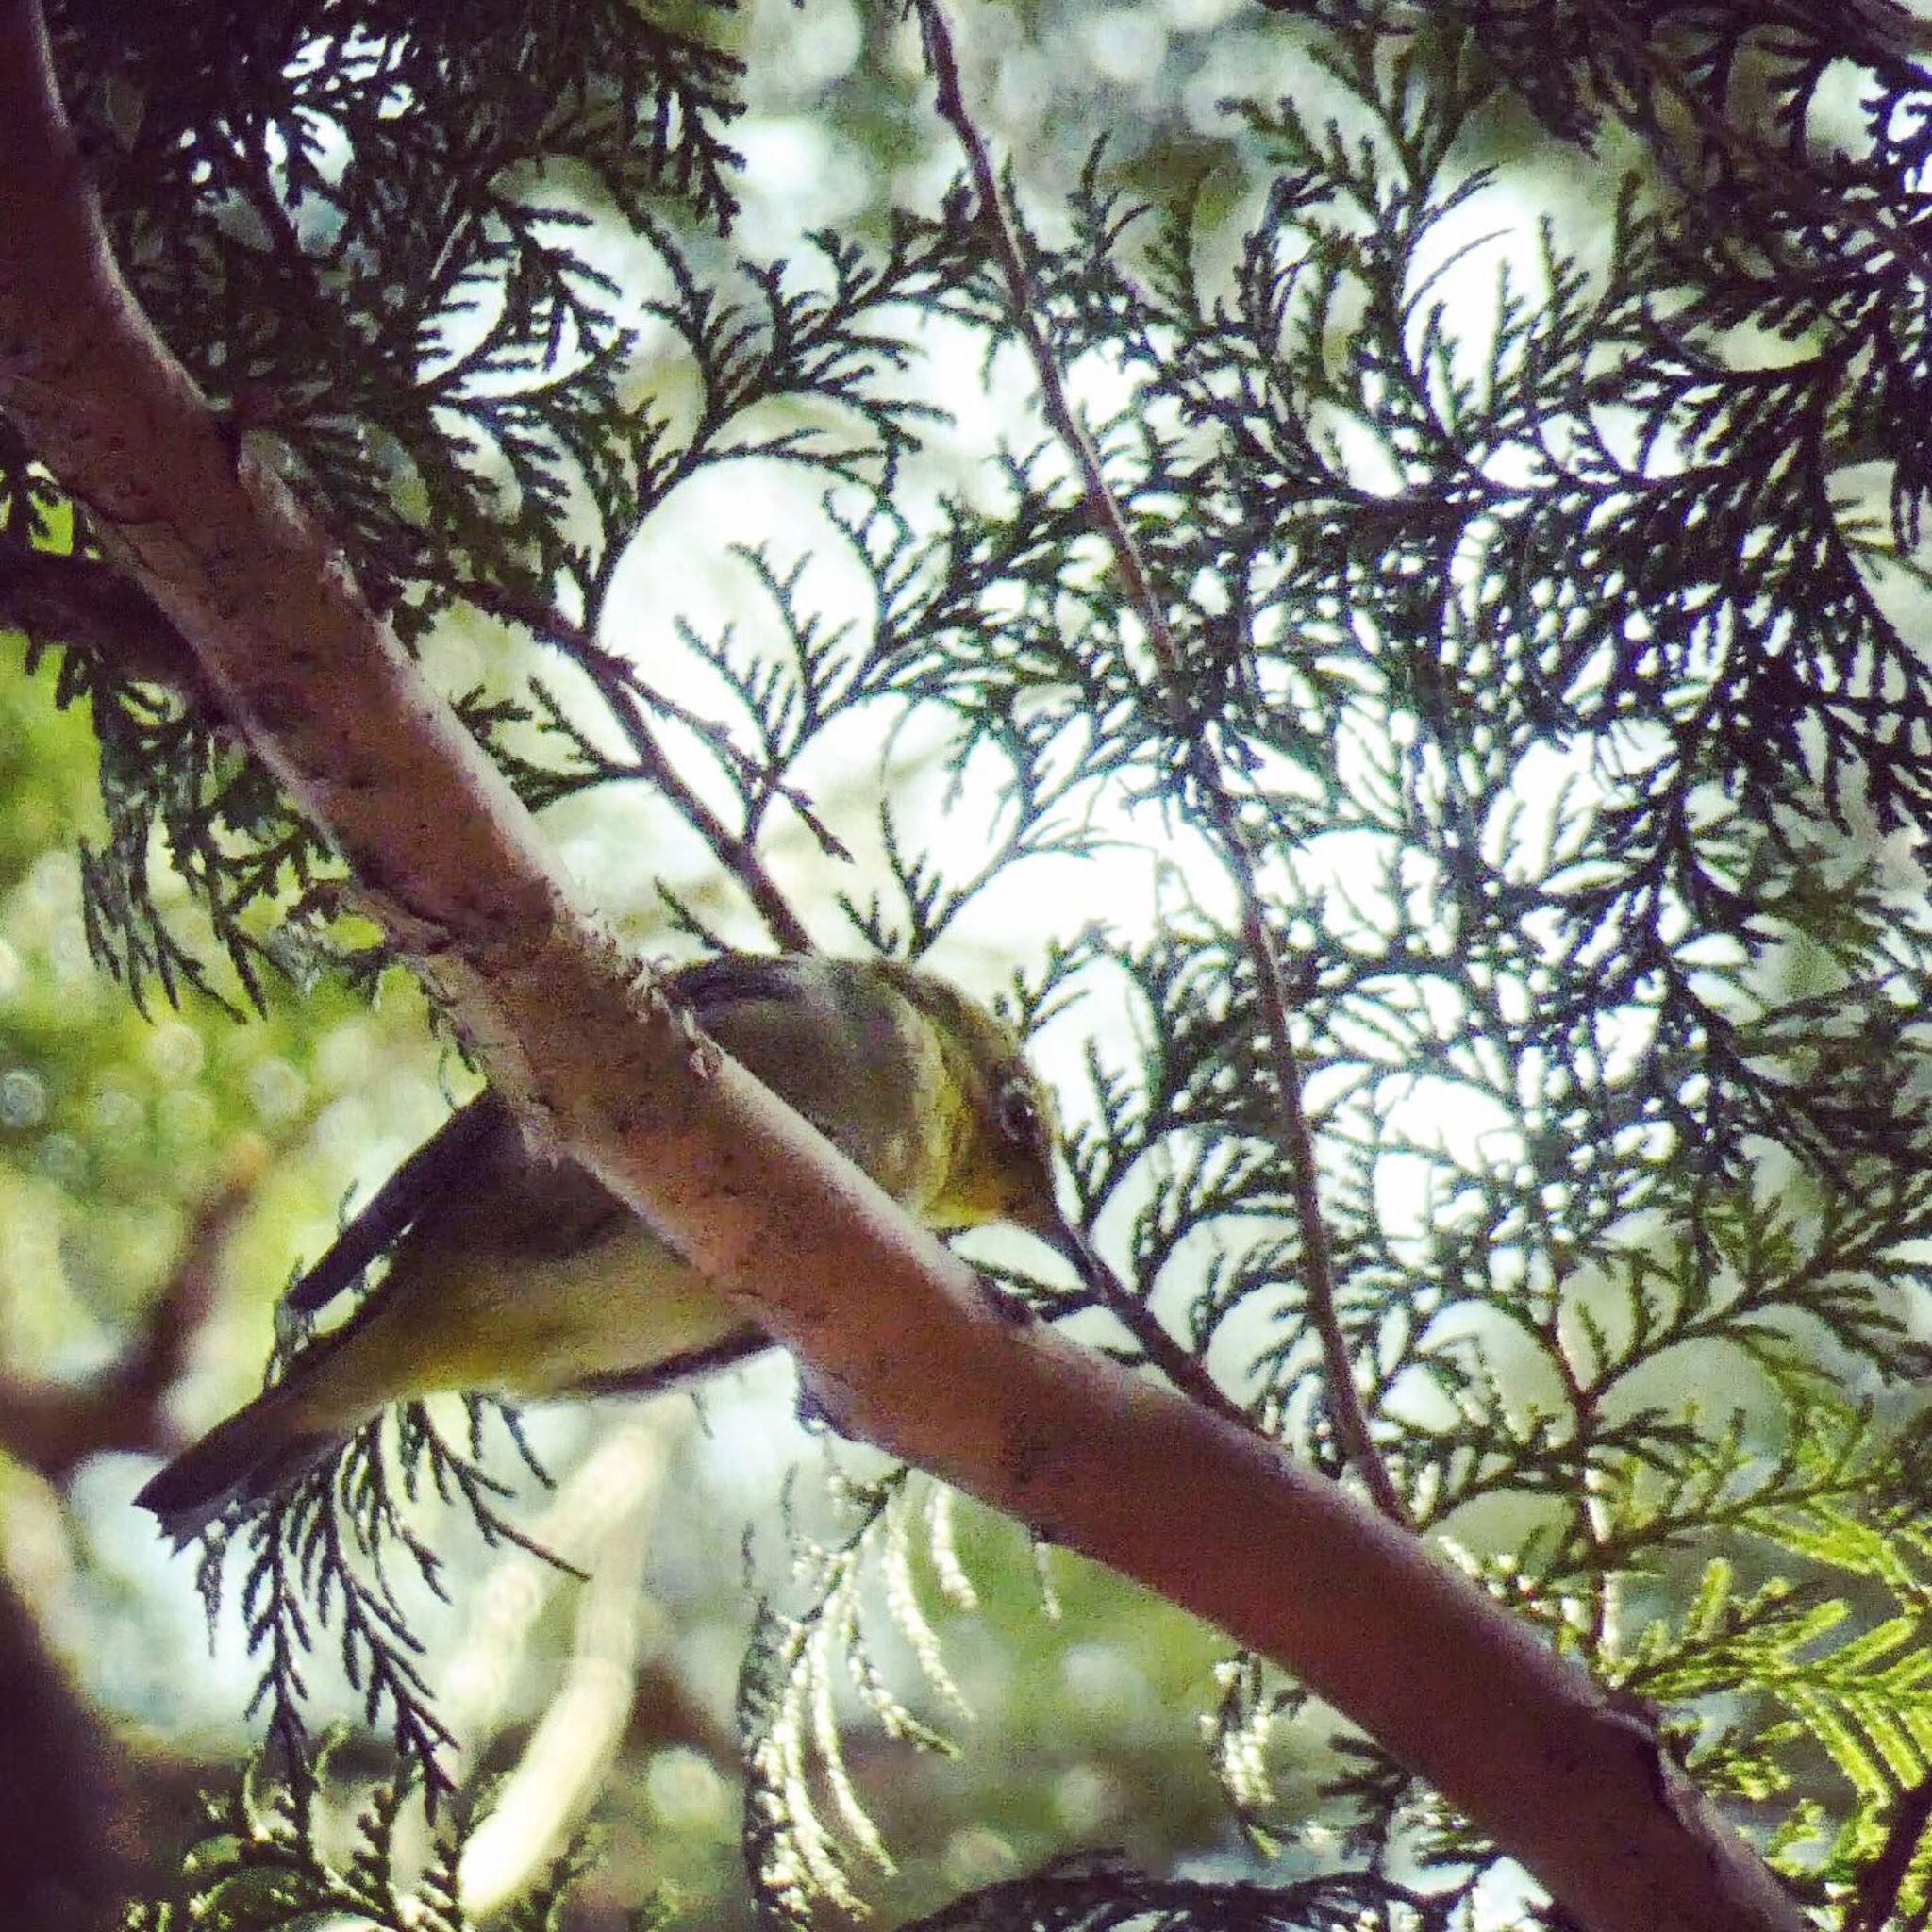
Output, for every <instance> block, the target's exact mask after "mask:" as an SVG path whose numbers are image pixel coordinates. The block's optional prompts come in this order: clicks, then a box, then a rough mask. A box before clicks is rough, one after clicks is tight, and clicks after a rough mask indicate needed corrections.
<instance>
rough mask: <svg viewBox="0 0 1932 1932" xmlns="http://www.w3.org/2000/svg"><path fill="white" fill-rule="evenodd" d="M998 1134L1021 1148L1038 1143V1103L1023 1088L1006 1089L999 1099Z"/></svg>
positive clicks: (1002, 1091) (1001, 1092)
mask: <svg viewBox="0 0 1932 1932" xmlns="http://www.w3.org/2000/svg"><path fill="white" fill-rule="evenodd" d="M999 1123H1000V1132H1001V1133H1003V1134H1004V1135H1005V1136H1006V1137H1007V1139H1008V1140H1009V1141H1019V1142H1020V1144H1021V1145H1022V1146H1024V1147H1033V1146H1037V1145H1038V1144H1039V1141H1040V1103H1039V1102H1038V1101H1037V1100H1035V1099H1034V1097H1033V1095H1032V1094H1031V1093H1030V1092H1028V1091H1027V1090H1026V1089H1025V1088H1024V1087H1018V1086H1014V1087H1006V1088H1003V1089H1002V1090H1001V1091H1000V1099H999Z"/></svg>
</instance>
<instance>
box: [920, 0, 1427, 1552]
mask: <svg viewBox="0 0 1932 1932" xmlns="http://www.w3.org/2000/svg"><path fill="white" fill-rule="evenodd" d="M914 5H915V7H916V8H917V10H918V14H919V22H920V27H921V31H922V33H923V35H924V44H925V58H926V63H927V66H928V67H929V69H930V70H931V73H932V76H933V83H934V87H935V91H936V100H937V105H938V108H939V111H940V116H941V119H942V120H943V121H945V122H946V123H947V125H950V126H951V128H952V129H953V131H954V133H955V134H956V135H957V136H958V141H959V146H960V148H961V150H962V151H963V152H964V154H965V157H966V166H967V171H968V173H969V174H970V175H972V178H973V185H974V191H975V192H976V193H977V195H978V198H979V210H980V214H981V217H982V219H983V220H984V221H985V224H986V228H987V233H988V235H989V237H990V238H991V242H992V246H993V252H994V255H995V257H996V258H997V259H998V262H999V266H1000V272H1001V275H1002V276H1003V278H1004V280H1005V282H1006V286H1007V299H1008V307H1009V308H1010V310H1011V315H1012V322H1013V326H1014V328H1015V329H1016V330H1017V331H1018V333H1019V336H1020V339H1021V341H1022V342H1023V343H1024V345H1025V348H1026V352H1027V354H1028V356H1029V357H1030V358H1032V361H1033V368H1034V373H1035V375H1036V378H1037V379H1038V381H1039V384H1040V392H1041V408H1042V409H1043V410H1044V411H1045V414H1046V419H1047V422H1048V424H1049V425H1051V427H1052V428H1053V430H1054V433H1055V434H1056V435H1057V436H1058V439H1059V440H1060V441H1061V442H1062V443H1063V444H1064V445H1065V447H1066V450H1067V452H1068V454H1069V455H1070V456H1071V457H1072V458H1073V459H1074V465H1075V467H1076V468H1077V469H1078V471H1079V474H1080V481H1081V486H1082V489H1083V491H1085V494H1086V498H1087V507H1088V511H1089V514H1090V515H1091V517H1092V519H1093V522H1094V525H1096V527H1097V528H1098V530H1099V532H1100V534H1101V536H1102V537H1104V538H1105V539H1106V541H1107V543H1108V547H1109V548H1110V549H1111V551H1112V552H1113V557H1114V563H1115V566H1116V568H1117V569H1118V570H1119V571H1120V574H1121V579H1122V581H1123V583H1124V585H1125V586H1126V591H1127V598H1128V601H1129V603H1130V604H1131V606H1132V608H1133V609H1134V611H1135V613H1136V615H1137V616H1138V617H1139V618H1140V620H1141V624H1142V625H1144V627H1145V629H1146V632H1147V641H1148V642H1149V644H1150V645H1151V646H1152V648H1153V651H1154V656H1155V660H1156V662H1157V663H1158V666H1159V668H1160V676H1161V683H1162V695H1163V697H1164V698H1165V700H1166V704H1167V708H1168V712H1169V715H1170V717H1171V718H1172V719H1173V721H1174V724H1175V726H1176V728H1177V735H1178V736H1179V737H1180V739H1181V741H1182V743H1183V745H1184V747H1185V757H1186V760H1187V769H1188V774H1189V775H1190V776H1191V778H1192V779H1193V781H1194V783H1195V785H1196V786H1197V787H1198V788H1199V791H1200V794H1201V797H1202V799H1203V801H1204V803H1205V804H1206V806H1207V809H1208V819H1209V822H1210V824H1211V825H1212V828H1213V831H1214V833H1215V836H1216V838H1217V839H1218V840H1219V841H1220V844H1221V847H1222V856H1223V858H1224V862H1225V864H1226V866H1227V868H1228V871H1229V873H1230V874H1232V876H1233V880H1234V885H1235V890H1236V891H1237V892H1238V894H1239V895H1240V898H1241V938H1242V941H1243V943H1244V945H1245V946H1246V948H1247V952H1248V957H1249V959H1250V961H1251V962H1252V964H1253V966H1254V969H1255V976H1256V982H1257V988H1258V991H1259V994H1260V1000H1261V1011H1262V1016H1263V1018H1264V1019H1265V1020H1266V1022H1267V1025H1268V1036H1269V1042H1270V1045H1271V1048H1272V1050H1273V1053H1274V1068H1275V1080H1276V1085H1277V1086H1278V1088H1279V1090H1280V1103H1279V1120H1278V1125H1277V1136H1276V1138H1277V1143H1278V1145H1279V1146H1280V1148H1281V1150H1282V1152H1283V1154H1284V1155H1285V1156H1286V1158H1287V1162H1288V1171H1289V1180H1290V1187H1291V1192H1292V1194H1293V1196H1294V1204H1295V1215H1296V1219H1297V1221H1298V1222H1299V1224H1300V1226H1301V1236H1302V1283H1303V1291H1304V1293H1305V1294H1306V1296H1307V1306H1308V1319H1309V1321H1310V1322H1311V1323H1312V1324H1314V1328H1315V1332H1316V1334H1317V1336H1318V1337H1319V1338H1320V1341H1321V1344H1322V1356H1323V1361H1324V1368H1325V1372H1326V1383H1327V1395H1328V1408H1329V1413H1330V1414H1331V1416H1332V1417H1333V1419H1334V1423H1335V1431H1336V1434H1337V1436H1338V1437H1339V1438H1340V1440H1341V1447H1342V1452H1343V1454H1344V1455H1345V1456H1346V1457H1347V1458H1348V1461H1349V1463H1350V1465H1351V1466H1352V1467H1353V1468H1354V1470H1355V1472H1356V1474H1357V1475H1358V1476H1359V1477H1360V1478H1361V1480H1362V1482H1363V1484H1364V1485H1365V1487H1366V1488H1367V1490H1368V1491H1369V1494H1370V1495H1371V1496H1372V1497H1373V1498H1374V1502H1375V1505H1376V1507H1378V1508H1379V1509H1381V1511H1382V1512H1383V1513H1384V1514H1385V1515H1386V1516H1389V1517H1390V1518H1391V1519H1392V1520H1393V1521H1395V1522H1397V1523H1401V1524H1407V1523H1408V1522H1409V1515H1408V1511H1407V1508H1406V1507H1404V1504H1403V1501H1402V1497H1401V1495H1400V1494H1399V1493H1398V1492H1397V1491H1396V1488H1395V1484H1394V1482H1393V1480H1392V1479H1391V1476H1390V1474H1389V1472H1388V1470H1387V1469H1386V1468H1385V1467H1384V1465H1383V1462H1382V1458H1381V1456H1380V1454H1379V1453H1378V1452H1377V1450H1376V1448H1375V1443H1374V1437H1373V1435H1372V1434H1371V1433H1370V1429H1369V1419H1368V1415H1367V1412H1366V1411H1365V1410H1364V1408H1363V1407H1362V1401H1361V1394H1360V1391H1358V1390H1357V1387H1356V1383H1355V1370H1354V1365H1353V1363H1352V1362H1351V1361H1350V1359H1349V1350H1348V1338H1347V1336H1346V1335H1345V1334H1344V1333H1343V1332H1342V1327H1341V1316H1340V1314H1339V1313H1338V1311H1337V1307H1336V1298H1335V1265H1334V1257H1333V1254H1332V1251H1331V1249H1330V1247H1329V1242H1328V1230H1327V1225H1326V1223H1325V1222H1324V1219H1323V1215H1322V1198H1321V1191H1320V1185H1319V1180H1318V1175H1317V1171H1316V1161H1315V1141H1314V1135H1313V1132H1312V1130H1311V1129H1310V1127H1309V1125H1308V1117H1307V1108H1305V1106H1304V1105H1303V1101H1302V1079H1301V1067H1300V1063H1299V1061H1298V1059H1297V1058H1296V1056H1295V1051H1294V1041H1293V1038H1292V1035H1291V1030H1290V1026H1289V1019H1288V1008H1289V998H1288V989H1287V980H1286V975H1285V974H1283V972H1282V968H1281V959H1280V956H1279V954H1278V953H1277V952H1276V950H1275V946H1274V938H1273V936H1272V935H1271V934H1270V932H1269V930H1268V923H1267V918H1266V915H1265V913H1264V911H1263V909H1262V905H1261V895H1260V891H1259V887H1258V884H1257V875H1256V874H1257V866H1256V860H1255V854H1254V849H1253V847H1252V846H1251V845H1250V844H1249V843H1248V840H1247V837H1246V834H1245V833H1243V832H1242V830H1241V823H1240V820H1239V819H1238V817H1237V816H1236V813H1235V808H1234V802H1233V800H1232V799H1230V798H1229V797H1228V795H1227V793H1226V791H1224V788H1223V786H1222V782H1221V774H1220V772H1219V771H1218V769H1217V768H1216V766H1215V764H1214V760H1213V758H1212V756H1211V754H1210V752H1209V751H1208V745H1207V743H1206V741H1205V739H1204V737H1203V736H1202V735H1201V734H1199V733H1197V732H1195V731H1194V730H1193V729H1191V724H1192V721H1191V719H1190V717H1189V715H1188V705H1187V691H1188V681H1187V671H1186V666H1185V664H1184V662H1183V660H1182V657H1181V651H1180V646H1179V644H1178V643H1177V642H1176V641H1175V639H1174V631H1173V629H1172V627H1171V626H1170V625H1169V624H1168V621H1167V616H1166V613H1165V611H1163V609H1162V608H1161V604H1160V599H1159V597H1158V594H1157V592H1156V591H1155V588H1154V583H1153V579H1152V578H1151V577H1150V575H1148V571H1147V566H1146V562H1145V560H1144V558H1142V557H1141V546H1140V544H1139V542H1138V541H1136V540H1135V537H1134V533H1133V531H1132V530H1131V529H1130V528H1129V527H1128V525H1127V520H1126V517H1125V515H1124V512H1123V511H1122V509H1121V507H1120V503H1119V500H1118V499H1117V498H1116V497H1115V495H1114V493H1113V490H1112V488H1111V486H1110V485H1109V484H1108V480H1107V476H1106V474H1105V472H1104V470H1103V469H1102V466H1101V460H1100V454H1099V452H1098V450H1096V449H1095V448H1094V445H1093V440H1092V438H1091V436H1089V435H1088V433H1087V429H1086V426H1085V425H1083V424H1082V423H1081V422H1080V420H1079V417H1078V416H1077V414H1076V413H1075V412H1074V405H1073V401H1072V399H1071V398H1070V397H1069V395H1068V394H1067V387H1066V382H1065V379H1064V377H1063V376H1062V375H1061V374H1060V367H1059V359H1058V356H1057V355H1056V354H1055V351H1054V346H1053V344H1052V342H1051V341H1048V340H1047V334H1046V330H1045V327H1044V325H1042V323H1041V316H1040V298H1039V291H1038V290H1037V288H1036V287H1035V285H1034V281H1033V276H1032V273H1031V271H1030V270H1029V269H1028V267H1027V265H1026V258H1025V254H1024V250H1023V248H1022V247H1021V243H1020V237H1019V232H1018V229H1017V227H1016V226H1015V224H1014V220H1013V217H1012V215H1011V213H1010V211H1009V210H1008V208H1007V205H1006V201H1005V199H1004V197H1003V196H1002V195H1001V193H1000V187H999V179H998V176H997V175H996V174H995V172H994V169H993V165H992V158H991V155H990V154H989V152H988V150H987V144H986V140H985V137H984V136H983V135H982V134H981V133H980V131H979V127H978V125H977V124H976V123H975V122H974V119H973V116H972V113H971V111H970V110H969V109H968V108H967V106H966V100H965V96H964V94H963V93H962V92H961V90H960V86H959V67H958V59H957V58H956V57H955V54H954V50H953V37H952V29H951V27H950V26H949V25H948V24H947V21H946V17H945V14H944V11H943V10H942V8H941V6H940V0H914Z"/></svg>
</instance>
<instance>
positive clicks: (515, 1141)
mask: <svg viewBox="0 0 1932 1932" xmlns="http://www.w3.org/2000/svg"><path fill="white" fill-rule="evenodd" d="M628 1213H629V1210H628V1209H627V1208H625V1206H624V1204H623V1203H622V1202H620V1201H619V1200H618V1199H617V1197H616V1196H615V1195H614V1194H612V1193H610V1192H609V1191H608V1190H607V1189H606V1188H604V1187H603V1186H601V1185H600V1184H599V1183H598V1182H597V1181H595V1180H593V1179H592V1178H591V1175H590V1174H586V1173H585V1172H584V1171H583V1170H582V1169H581V1168H579V1167H576V1166H575V1165H574V1164H573V1163H571V1162H568V1161H562V1162H551V1161H548V1160H544V1159H541V1158H538V1157H536V1156H533V1155H532V1154H531V1153H530V1152H529V1150H528V1149H527V1148H526V1147H525V1144H524V1137H523V1130H522V1128H521V1127H520V1125H519V1124H518V1122H517V1118H516V1116H515V1114H514V1113H512V1112H511V1110H510V1109H509V1108H507V1107H506V1106H505V1105H504V1104H503V1102H502V1101H500V1100H499V1099H497V1098H496V1097H495V1095H493V1094H491V1093H483V1094H479V1095H478V1096H477V1097H476V1098H475V1100H473V1101H471V1102H470V1103H469V1104H468V1105H467V1106H466V1107H459V1108H458V1109H457V1110H456V1112H455V1113H453V1114H451V1115H450V1117H449V1119H448V1120H446V1121H445V1122H444V1123H443V1124H442V1125H441V1127H439V1128H438V1129H437V1130H436V1132H435V1133H433V1134H432V1135H430V1137H429V1138H428V1140H426V1141H424V1143H423V1144H422V1146H420V1147H419V1148H417V1150H416V1151H415V1152H414V1153H413V1154H411V1155H410V1156H409V1157H408V1159H406V1160H405V1161H404V1162H403V1164H402V1165H401V1166H400V1167H398V1168H397V1169H396V1171H395V1172H394V1173H393V1174H391V1175H390V1177H389V1179H388V1180H386V1181H385V1182H384V1183H383V1184H382V1186H381V1187H380V1188H378V1189H377V1190H376V1191H375V1195H374V1197H373V1198H372V1199H371V1200H370V1202H369V1204H368V1206H367V1207H365V1208H362V1210H361V1211H360V1212H359V1213H358V1214H357V1216H356V1217H355V1219H354V1220H352V1221H351V1222H350V1223H349V1224H348V1225H347V1226H346V1227H345V1228H343V1229H342V1231H341V1234H339V1235H338V1236H337V1237H336V1240H335V1244H334V1245H333V1246H332V1247H331V1248H330V1249H329V1251H328V1252H327V1254H325V1256H323V1257H322V1259H321V1260H319V1261H318V1262H317V1263H316V1264H315V1266H314V1267H313V1268H311V1269H309V1271H308V1273H307V1274H304V1275H303V1276H302V1278H301V1279H300V1280H299V1281H297V1282H296V1283H295V1285H294V1286H293V1287H292V1288H291V1289H290V1291H288V1293H287V1294H286V1295H285V1296H284V1297H283V1303H282V1306H283V1308H284V1310H285V1311H286V1312H287V1313H288V1314H291V1315H294V1316H297V1317H300V1318H302V1319H303V1320H305V1321H306V1320H308V1319H310V1318H312V1317H314V1316H315V1315H317V1314H319V1313H320V1312H321V1311H322V1310H323V1309H324V1308H325V1307H327V1305H328V1304H329V1303H330V1302H332V1301H333V1300H334V1299H335V1298H336V1296H337V1295H339V1294H341V1292H342V1291H343V1290H344V1289H346V1288H349V1287H350V1286H351V1285H352V1284H354V1283H355V1282H356V1281H357V1280H358V1279H359V1278H360V1276H361V1275H362V1274H363V1272H364V1271H365V1270H366V1269H367V1268H368V1267H369V1265H370V1264H371V1263H372V1262H373V1261H375V1260H376V1259H377V1258H378V1257H381V1256H383V1255H386V1254H389V1253H391V1251H392V1250H393V1249H394V1248H395V1247H396V1245H397V1243H398V1242H400V1241H402V1240H403V1238H404V1237H405V1236H406V1235H407V1234H408V1233H409V1231H410V1230H411V1229H412V1228H417V1227H423V1228H425V1229H426V1228H427V1227H429V1226H431V1225H432V1224H438V1225H439V1232H440V1233H441V1234H442V1235H443V1238H445V1239H446V1238H447V1236H448V1234H449V1232H451V1231H455V1232H456V1233H457V1236H458V1240H460V1241H462V1243H463V1244H464V1245H466V1246H488V1247H491V1249H493V1250H494V1251H496V1252H498V1253H500V1254H504V1255H506V1256H524V1257H528V1258H529V1259H531V1260H539V1259H541V1258H542V1257H545V1256H549V1255H558V1254H569V1253H572V1252H573V1251H575V1249H577V1248H580V1247H582V1246H584V1245H585V1244H586V1243H588V1242H591V1241H595V1240H596V1239H597V1238H598V1236H599V1235H600V1234H603V1233H604V1232H606V1231H607V1230H611V1229H615V1228H617V1227H619V1226H621V1225H623V1224H624V1222H625V1220H626V1219H627V1218H628Z"/></svg>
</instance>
